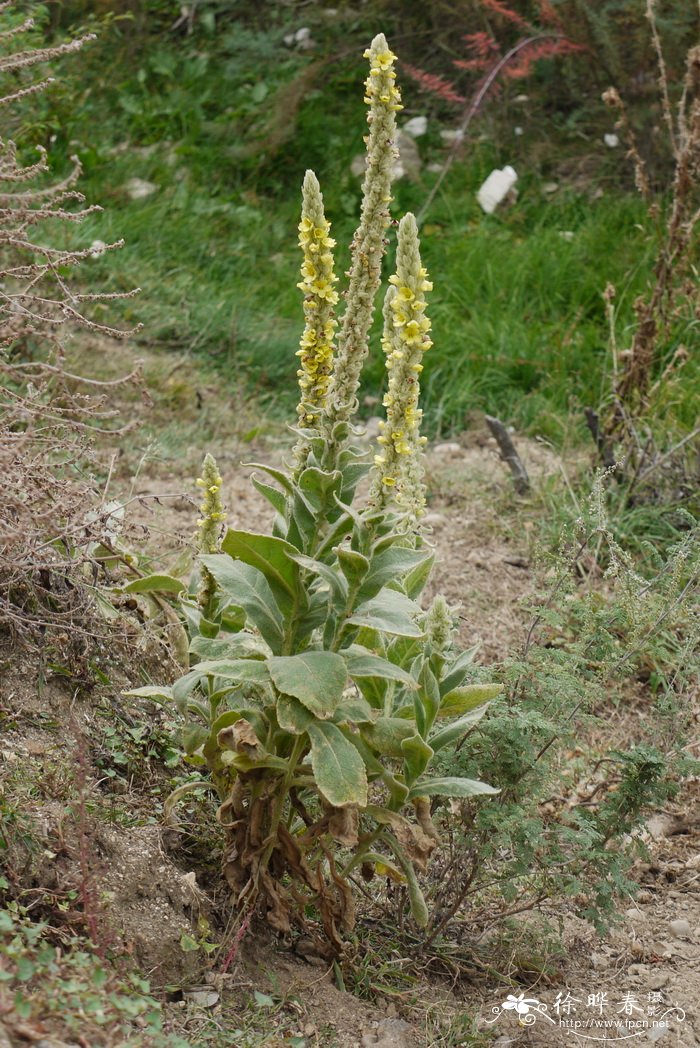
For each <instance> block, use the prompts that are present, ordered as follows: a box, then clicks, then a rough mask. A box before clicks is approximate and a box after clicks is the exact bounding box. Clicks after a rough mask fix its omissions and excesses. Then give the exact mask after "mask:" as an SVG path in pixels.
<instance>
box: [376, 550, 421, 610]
mask: <svg viewBox="0 0 700 1048" xmlns="http://www.w3.org/2000/svg"><path fill="white" fill-rule="evenodd" d="M431 558H432V553H431V552H430V551H429V550H415V549H408V548H404V547H403V546H389V548H388V549H384V550H382V551H381V553H375V555H374V556H373V557H372V560H371V562H370V566H369V571H368V573H367V577H366V578H365V580H364V582H363V583H362V586H361V587H360V592H359V594H358V597H359V599H360V600H363V601H364V600H370V599H371V598H372V597H375V596H376V595H377V593H379V591H380V590H381V589H383V588H384V586H386V585H387V583H389V582H399V583H401V582H402V580H403V578H404V576H405V575H407V574H408V573H409V572H410V571H412V570H414V569H415V568H416V567H418V565H420V564H423V563H424V562H426V561H429V560H431Z"/></svg>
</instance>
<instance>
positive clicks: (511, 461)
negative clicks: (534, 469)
mask: <svg viewBox="0 0 700 1048" xmlns="http://www.w3.org/2000/svg"><path fill="white" fill-rule="evenodd" d="M484 417H485V419H486V425H487V426H488V427H489V429H490V430H491V433H492V434H493V436H494V438H495V440H496V443H497V444H498V450H499V453H500V456H501V458H502V459H503V461H504V462H505V464H506V465H507V466H508V469H509V470H510V472H511V473H512V475H513V484H514V486H515V490H516V491H517V493H518V495H527V494H528V492H529V491H530V478H529V477H528V475H527V470H526V469H525V466H524V465H523V463H522V459H521V458H520V456H519V455H518V452H517V451H516V450H515V445H514V444H513V441H512V440H511V438H510V434H509V433H508V430H507V429H506V427H505V426H504V425H503V423H502V422H501V420H500V419H498V418H494V416H493V415H485V416H484Z"/></svg>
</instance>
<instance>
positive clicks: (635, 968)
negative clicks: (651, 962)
mask: <svg viewBox="0 0 700 1048" xmlns="http://www.w3.org/2000/svg"><path fill="white" fill-rule="evenodd" d="M627 974H628V975H648V974H649V966H648V965H646V964H630V966H629V968H628V969H627Z"/></svg>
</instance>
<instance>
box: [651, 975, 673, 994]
mask: <svg viewBox="0 0 700 1048" xmlns="http://www.w3.org/2000/svg"><path fill="white" fill-rule="evenodd" d="M670 978H671V976H670V975H669V974H668V972H655V973H654V974H653V975H651V976H650V977H649V989H650V990H662V989H663V988H664V986H667V985H668V982H669V980H670Z"/></svg>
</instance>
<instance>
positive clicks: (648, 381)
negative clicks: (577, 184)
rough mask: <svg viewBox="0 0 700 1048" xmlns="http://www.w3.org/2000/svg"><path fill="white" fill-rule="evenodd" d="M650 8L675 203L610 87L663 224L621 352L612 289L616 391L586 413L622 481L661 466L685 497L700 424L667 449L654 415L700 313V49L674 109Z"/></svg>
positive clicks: (610, 99) (638, 480)
mask: <svg viewBox="0 0 700 1048" xmlns="http://www.w3.org/2000/svg"><path fill="white" fill-rule="evenodd" d="M646 11H647V17H648V19H649V23H650V27H651V36H652V42H653V46H654V50H655V52H656V57H657V66H658V83H659V94H660V99H661V108H662V113H663V119H664V123H665V125H666V129H667V132H668V137H669V144H670V149H671V151H672V155H673V158H674V177H673V183H672V186H671V202H670V205H669V207H668V208H665V207H663V206H662V205H661V203H660V202H659V201H657V200H655V199H654V196H653V193H652V188H651V186H650V181H649V178H648V176H647V172H646V169H645V165H644V161H643V160H642V157H641V155H640V151H639V149H638V147H637V143H636V140H635V135H634V132H633V130H632V128H631V125H630V122H629V120H628V117H627V112H626V109H625V104H624V102H623V100H622V98H621V97H620V95H619V93H618V92H617V90H615V88H609V89H608V90H607V91H606V92H605V93H604V95H603V100H604V101H605V103H606V104H607V105H608V106H609V108H610V109H611V110H612V111H613V112H614V113H615V115H616V118H617V124H616V126H617V128H618V130H620V131H621V133H622V135H623V137H624V139H625V141H626V143H627V146H628V156H629V157H630V159H631V160H632V162H633V164H634V169H635V183H636V186H637V189H638V190H639V192H640V193H641V195H642V197H643V199H644V200H645V201H647V202H648V204H649V214H650V217H651V218H652V220H653V221H654V222H655V223H656V225H657V230H658V240H659V248H658V253H657V256H656V261H655V265H654V271H653V280H652V281H651V282H650V285H649V287H648V289H647V290H646V291H645V293H644V294H642V295H640V296H639V297H638V298H637V300H636V302H635V304H634V310H635V324H634V327H633V334H632V339H631V344H630V345H629V348H626V349H623V350H620V349H619V347H618V345H617V342H616V338H615V305H614V303H615V288H613V287H612V286H610V285H609V286H608V287H607V289H606V291H605V295H604V298H605V304H606V311H607V314H608V320H609V325H610V333H611V339H610V341H611V351H612V388H611V392H610V396H609V398H608V403H607V404H606V405H605V406H604V408H603V411H602V412H601V416H600V417H599V416H598V415H597V413H595V412H593V411H591V410H590V409H588V410H587V412H586V415H587V421H588V425H589V428H590V429H591V432H592V434H593V436H594V438H595V440H596V442H597V445H598V449H599V452H600V455H601V458H602V460H603V463H604V465H605V466H610V465H611V464H612V463H614V462H615V461H616V460H617V462H618V467H617V475H618V479H624V480H625V482H626V483H627V484H628V485H630V486H631V488H634V489H637V490H639V489H640V488H641V487H644V486H648V484H649V483H652V484H655V483H656V480H657V479H658V470H659V468H660V467H662V468H663V469H664V470H665V471H666V472H667V473H668V472H669V471H670V472H671V473H673V474H674V475H677V476H676V480H677V481H678V485H680V487H679V494H681V495H682V494H683V492H684V490H685V489H687V487H688V468H690V469H691V471H692V469H693V467H692V466H691V467H687V462H686V458H687V456H688V455H689V453H690V452H691V451H692V450H693V444H694V442H695V443H697V437H698V435H699V434H700V427H697V428H695V429H694V430H693V431H692V432H690V433H687V434H685V435H684V436H683V437H682V439H680V440H679V441H678V443H677V444H676V445H675V446H674V447H672V448H660V447H659V446H658V445H657V442H656V439H655V438H654V435H653V433H652V430H651V426H650V425H649V420H650V418H651V416H652V411H653V409H654V406H655V404H656V403H658V397H659V394H661V393H663V392H664V390H665V389H666V387H667V384H668V382H669V381H670V380H672V379H674V378H676V377H677V375H678V373H679V371H680V370H681V368H682V367H683V365H684V364H685V363H686V361H687V360H688V359H689V352H688V349H687V348H686V347H685V346H684V345H678V346H677V348H676V349H675V351H674V353H673V355H672V357H671V359H670V360H666V357H667V354H668V346H669V339H670V336H671V332H672V328H673V326H674V325H675V324H676V323H677V322H678V321H679V320H683V319H686V320H688V319H695V318H697V317H700V302H699V300H698V292H697V280H696V274H695V273H694V271H693V258H694V251H695V240H694V232H695V230H696V228H697V225H698V222H699V221H700V46H697V47H694V48H692V49H691V50H690V51H689V52H688V56H687V60H686V70H685V77H684V80H683V87H682V94H681V97H680V100H679V102H678V104H677V106H676V107H675V108H674V106H673V104H672V102H671V97H670V92H669V84H668V78H667V70H666V63H665V61H664V55H663V50H662V45H661V40H660V37H659V32H658V28H657V23H656V16H655V0H647V3H646ZM679 470H680V473H679ZM679 478H680V479H679ZM678 485H677V486H678ZM692 486H693V487H694V486H695V485H692ZM647 494H648V493H647Z"/></svg>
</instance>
